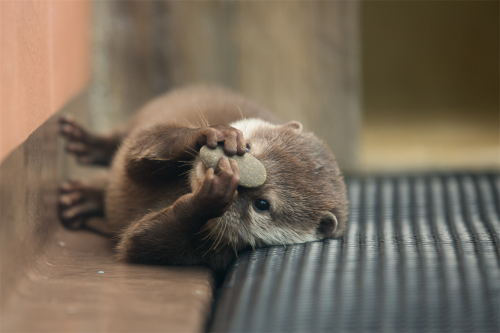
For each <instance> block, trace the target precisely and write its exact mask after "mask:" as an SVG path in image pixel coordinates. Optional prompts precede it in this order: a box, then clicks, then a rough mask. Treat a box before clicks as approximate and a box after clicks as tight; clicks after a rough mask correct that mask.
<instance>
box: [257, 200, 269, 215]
mask: <svg viewBox="0 0 500 333" xmlns="http://www.w3.org/2000/svg"><path fill="white" fill-rule="evenodd" d="M253 208H255V210H256V211H258V212H267V211H269V202H267V201H266V200H262V199H257V200H255V201H254V202H253Z"/></svg>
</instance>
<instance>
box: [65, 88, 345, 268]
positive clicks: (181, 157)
mask: <svg viewBox="0 0 500 333" xmlns="http://www.w3.org/2000/svg"><path fill="white" fill-rule="evenodd" d="M211 124H214V125H211ZM60 131H61V134H62V135H63V136H64V137H65V138H66V140H67V146H66V147H67V151H68V152H70V153H72V154H74V155H76V157H77V159H78V161H79V162H80V163H83V164H96V165H104V166H109V171H108V172H107V174H106V175H105V176H104V177H100V178H99V179H93V180H80V181H69V182H66V183H63V185H62V186H61V194H60V198H59V214H60V219H61V221H62V222H63V224H64V225H65V226H67V227H73V228H75V227H82V226H83V225H84V223H85V221H86V220H87V219H88V218H89V217H91V216H99V215H100V216H104V217H105V219H104V220H105V226H104V225H103V228H104V229H106V230H110V231H111V232H112V233H113V234H114V235H115V236H116V238H117V246H116V250H117V253H118V256H119V258H121V259H123V260H126V261H128V262H133V263H145V264H162V265H207V266H210V267H212V268H213V269H214V270H219V271H220V270H223V269H224V268H225V267H226V266H227V265H228V263H230V262H231V261H232V260H233V259H234V258H236V257H237V253H238V252H239V251H242V250H244V249H249V248H250V249H251V248H255V247H263V246H270V245H287V244H294V243H304V242H309V241H315V240H320V239H324V238H331V237H333V238H336V237H339V236H341V235H342V233H343V232H344V230H345V228H346V221H347V212H348V200H347V195H346V187H345V184H344V181H343V176H342V174H341V172H340V170H339V167H338V166H337V163H336V161H335V158H334V155H333V154H332V152H331V151H330V149H329V148H328V147H327V146H326V144H325V143H324V142H322V141H321V140H320V139H318V138H317V137H316V136H314V134H312V133H308V132H305V131H303V128H302V125H301V124H300V123H299V122H296V121H292V122H288V123H283V122H281V121H280V120H279V119H278V118H277V117H276V116H274V115H272V114H271V113H270V112H269V111H268V110H267V109H265V108H264V107H261V106H260V105H258V104H257V103H255V102H253V101H250V100H248V99H246V98H244V97H243V96H241V95H238V94H236V93H233V92H230V91H227V90H224V89H222V88H213V87H200V86H197V87H188V88H182V89H177V90H173V91H171V92H169V93H167V94H165V95H163V96H160V97H158V98H156V99H154V100H153V101H151V102H150V103H148V104H147V105H145V106H144V107H143V108H142V109H141V110H140V111H139V112H138V113H137V114H136V115H135V116H134V117H132V119H131V120H130V121H128V122H127V123H125V124H124V125H122V126H119V127H118V128H116V129H115V130H113V131H111V132H110V133H108V134H105V135H97V134H94V133H92V132H90V131H88V130H85V129H84V128H83V127H82V126H80V125H79V124H78V123H76V122H75V121H74V120H73V119H72V118H71V117H67V116H66V117H62V118H61V119H60ZM218 144H219V145H223V147H224V152H225V153H226V154H227V155H228V156H234V155H236V154H237V155H240V156H242V155H244V154H251V155H252V156H254V157H255V158H257V159H258V160H259V161H260V162H261V163H262V164H263V165H264V167H265V169H266V172H267V178H266V180H265V182H264V184H262V185H261V186H259V187H256V188H247V187H242V186H239V180H240V174H239V169H238V165H237V164H236V163H235V162H234V160H233V159H231V158H228V157H225V156H222V157H221V158H220V159H219V160H218V161H217V169H218V172H217V173H215V172H214V169H212V168H208V169H207V167H205V165H204V164H203V163H202V162H201V160H200V156H199V151H200V149H201V147H202V146H205V145H206V146H207V147H209V148H211V149H213V148H216V147H217V145H218Z"/></svg>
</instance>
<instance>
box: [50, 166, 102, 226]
mask: <svg viewBox="0 0 500 333" xmlns="http://www.w3.org/2000/svg"><path fill="white" fill-rule="evenodd" d="M107 179H108V175H107V173H103V174H101V175H99V176H96V177H93V178H90V179H87V180H71V181H67V182H65V183H63V184H62V185H61V186H60V188H59V191H60V194H59V218H60V219H61V222H62V223H63V225H64V226H66V227H67V228H70V229H79V228H82V227H84V226H85V222H86V221H87V219H89V218H91V217H104V191H105V189H106V186H107Z"/></svg>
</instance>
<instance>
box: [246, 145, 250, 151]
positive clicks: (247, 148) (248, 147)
mask: <svg viewBox="0 0 500 333" xmlns="http://www.w3.org/2000/svg"><path fill="white" fill-rule="evenodd" d="M249 150H250V146H249V145H247V147H246V152H247V153H248V151H249Z"/></svg>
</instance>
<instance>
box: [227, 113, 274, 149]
mask: <svg viewBox="0 0 500 333" xmlns="http://www.w3.org/2000/svg"><path fill="white" fill-rule="evenodd" d="M230 126H232V127H234V128H236V129H239V130H240V131H242V132H243V137H244V138H245V141H246V142H248V143H249V144H250V151H249V154H252V155H253V156H258V155H260V154H261V153H262V152H263V151H264V149H265V148H266V147H265V146H264V145H263V143H262V140H253V137H254V135H255V133H256V132H257V131H258V130H260V129H263V128H265V129H270V130H273V129H276V128H278V127H279V126H278V125H273V124H271V123H268V122H267V121H264V120H262V119H257V118H249V119H242V120H238V121H237V122H234V123H232V124H230Z"/></svg>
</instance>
